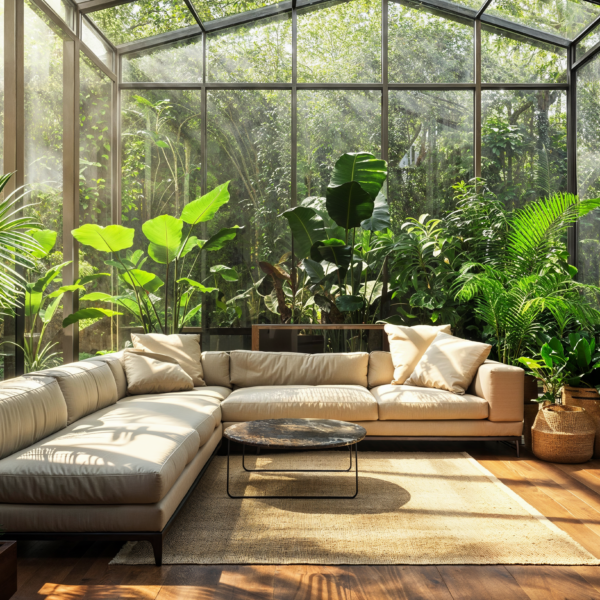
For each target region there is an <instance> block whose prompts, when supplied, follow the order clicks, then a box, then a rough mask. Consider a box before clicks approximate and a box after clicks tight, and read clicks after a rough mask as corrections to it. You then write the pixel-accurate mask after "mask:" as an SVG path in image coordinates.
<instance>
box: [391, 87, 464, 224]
mask: <svg viewBox="0 0 600 600" xmlns="http://www.w3.org/2000/svg"><path fill="white" fill-rule="evenodd" d="M389 101H390V109H389V121H388V122H389V143H390V150H389V190H388V195H389V201H390V216H391V219H392V227H393V228H394V229H395V230H396V231H398V230H399V227H400V225H402V223H403V222H404V220H405V219H406V218H407V217H414V218H418V217H419V216H420V215H421V214H423V213H428V214H430V215H439V214H441V213H442V212H443V211H444V210H446V209H449V208H451V207H452V196H453V190H452V185H454V184H455V183H458V182H459V181H461V180H465V181H467V180H469V179H470V178H471V177H472V176H473V92H471V91H466V90H465V91H462V90H460V91H444V92H442V91H440V92H438V91H404V90H390V92H389Z"/></svg>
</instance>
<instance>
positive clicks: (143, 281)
mask: <svg viewBox="0 0 600 600" xmlns="http://www.w3.org/2000/svg"><path fill="white" fill-rule="evenodd" d="M119 277H120V278H121V279H122V280H123V281H125V283H128V284H129V285H130V286H132V287H140V288H143V289H144V290H146V291H148V292H155V291H156V290H157V289H158V288H160V287H161V286H162V285H163V283H164V282H163V281H162V280H161V279H160V277H157V276H156V275H154V273H149V272H148V271H142V270H140V269H133V270H131V271H129V272H127V273H121V274H120V275H119Z"/></svg>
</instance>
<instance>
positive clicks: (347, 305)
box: [335, 295, 364, 312]
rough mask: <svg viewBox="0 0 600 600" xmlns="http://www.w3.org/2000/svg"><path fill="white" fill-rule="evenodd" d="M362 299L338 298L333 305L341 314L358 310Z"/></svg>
mask: <svg viewBox="0 0 600 600" xmlns="http://www.w3.org/2000/svg"><path fill="white" fill-rule="evenodd" d="M363 304H364V302H363V299H362V298H361V297H360V296H345V295H344V296H338V297H337V298H336V299H335V305H336V306H337V307H338V309H339V310H340V311H341V312H351V311H355V310H360V309H361V308H362V307H363Z"/></svg>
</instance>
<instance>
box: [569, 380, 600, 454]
mask: <svg viewBox="0 0 600 600" xmlns="http://www.w3.org/2000/svg"><path fill="white" fill-rule="evenodd" d="M563 404H566V405H568V406H579V407H580V408H584V409H585V412H586V413H587V414H588V415H589V416H590V417H591V419H592V421H594V426H595V427H596V439H595V441H594V458H600V394H598V392H597V391H596V390H595V389H593V388H573V387H567V386H565V387H564V388H563Z"/></svg>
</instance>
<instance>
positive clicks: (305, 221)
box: [281, 206, 327, 258]
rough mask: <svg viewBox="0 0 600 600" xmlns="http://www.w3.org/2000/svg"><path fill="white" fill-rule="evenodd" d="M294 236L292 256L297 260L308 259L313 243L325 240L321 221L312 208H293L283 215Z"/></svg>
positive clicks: (325, 236) (325, 234)
mask: <svg viewBox="0 0 600 600" xmlns="http://www.w3.org/2000/svg"><path fill="white" fill-rule="evenodd" d="M281 216H282V217H285V218H286V219H287V221H288V224H289V226H290V229H291V230H292V235H293V236H294V254H295V255H296V256H297V257H299V258H308V256H310V249H311V247H312V245H313V244H314V243H315V242H318V241H320V240H324V239H326V238H327V232H326V231H325V228H324V223H323V219H321V217H320V216H319V215H318V214H317V213H316V211H315V210H313V209H312V208H308V207H306V206H295V207H294V208H290V209H288V210H286V211H284V212H283V213H281Z"/></svg>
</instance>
